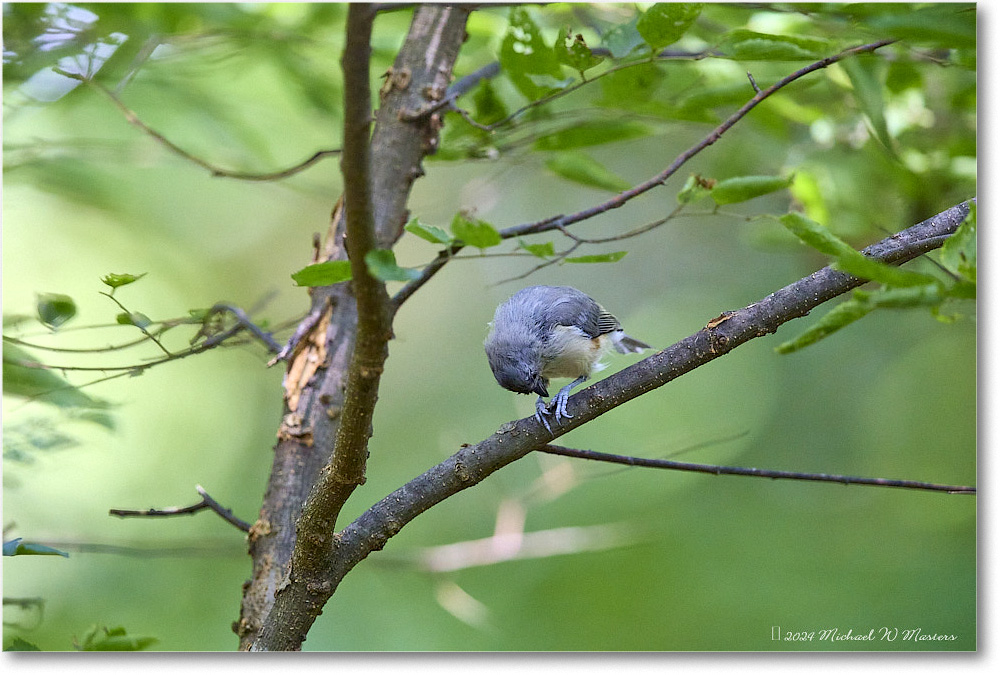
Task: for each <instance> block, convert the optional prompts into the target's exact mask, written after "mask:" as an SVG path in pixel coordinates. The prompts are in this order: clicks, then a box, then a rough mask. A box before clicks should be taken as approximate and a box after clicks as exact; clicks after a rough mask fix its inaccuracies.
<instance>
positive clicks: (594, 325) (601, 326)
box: [485, 286, 651, 433]
mask: <svg viewBox="0 0 1000 675" xmlns="http://www.w3.org/2000/svg"><path fill="white" fill-rule="evenodd" d="M485 346H486V357H487V358H488V359H489V361H490V368H492V369H493V375H494V377H496V378H497V382H498V383H499V384H500V386H501V387H503V388H504V389H509V390H511V391H514V392H517V393H519V394H532V393H534V394H538V400H537V401H536V402H535V418H537V419H538V421H539V422H541V423H542V424H543V425H545V428H546V429H548V431H549V432H550V433H551V431H552V429H551V428H550V427H549V423H548V420H547V419H546V417H547V416H548V415H552V414H555V418H556V424H559V421H560V419H561V418H564V417H565V418H569V417H572V415H569V414H567V412H566V399H567V398H568V397H569V391H570V389H572V388H573V387H575V386H576V385H578V384H580V383H581V382H583V381H584V380H586V379H587V378H588V377H590V374H591V373H593V372H594V371H596V370H600V369H601V368H603V367H604V366H603V365H602V364H601V363H600V360H601V357H602V356H604V355H605V354H606V353H607V351H608V349H609V348H610V347H614V348H615V350H616V351H618V352H620V353H622V354H629V353H634V352H641V351H642V350H644V349H651V347H650V346H649V345H647V344H646V343H645V342H640V341H639V340H636V339H635V338H632V337H629V336H628V335H626V334H625V332H624V331H622V327H621V324H619V323H618V319H616V318H615V317H614V316H612V315H611V314H610V313H608V311H607V310H605V309H604V308H603V307H601V306H600V305H599V304H597V303H596V302H595V301H594V300H593V298H591V297H590V296H589V295H587V294H586V293H582V292H580V291H578V290H576V289H575V288H571V287H570V286H529V287H528V288H524V289H521V290H520V291H518V292H517V293H515V294H514V295H512V296H511V297H510V298H509V299H508V300H507V301H506V302H504V303H503V304H501V305H500V306H499V307H497V311H496V314H495V315H494V316H493V323H491V324H490V333H489V335H488V336H487V337H486V344H485ZM550 377H573V378H576V379H574V380H573V381H572V382H570V383H569V384H568V385H566V386H565V387H563V388H562V389H560V390H559V393H558V394H556V395H555V396H554V397H553V398H552V400H551V401H550V402H549V403H548V404H546V403H545V401H544V400H542V397H543V396H548V395H549V392H548V386H549V378H550Z"/></svg>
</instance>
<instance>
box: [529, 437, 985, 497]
mask: <svg viewBox="0 0 1000 675" xmlns="http://www.w3.org/2000/svg"><path fill="white" fill-rule="evenodd" d="M538 450H540V451H541V452H544V453H547V454H550V455H559V456H561V457H576V458H578V459H590V460H595V461H599V462H610V463H612V464H626V465H628V466H641V467H648V468H654V469H671V470H673V471H694V472H697V473H709V474H713V475H716V476H755V477H757V478H773V479H778V478H784V479H789V480H804V481H813V482H821V483H842V484H844V485H871V486H877V487H893V488H908V489H911V490H929V491H931V492H949V493H953V494H975V493H976V488H974V487H970V486H967V485H942V484H940V483H924V482H921V481H915V480H896V479H890V478H862V477H860V476H841V475H837V474H826V473H801V472H798V471H777V470H772V469H754V468H748V467H741V466H719V465H716V464H693V463H691V462H678V461H675V460H670V459H650V458H646V457H632V456H629V455H614V454H610V453H607V452H595V451H593V450H577V449H575V448H566V447H563V446H561V445H543V446H541V447H539V448H538Z"/></svg>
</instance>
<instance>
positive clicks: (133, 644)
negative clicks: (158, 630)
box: [76, 626, 157, 652]
mask: <svg viewBox="0 0 1000 675" xmlns="http://www.w3.org/2000/svg"><path fill="white" fill-rule="evenodd" d="M155 642H157V638H155V637H149V636H135V635H128V634H126V632H125V629H124V628H122V627H120V626H119V627H116V628H101V627H98V626H92V627H91V628H90V630H88V631H87V633H86V634H84V637H83V640H82V641H81V642H80V644H79V645H76V648H77V649H79V650H81V651H85V652H136V651H140V650H142V649H145V648H146V647H149V646H150V645H152V644H154V643H155Z"/></svg>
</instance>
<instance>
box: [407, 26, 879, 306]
mask: <svg viewBox="0 0 1000 675" xmlns="http://www.w3.org/2000/svg"><path fill="white" fill-rule="evenodd" d="M893 42H894V40H880V41H878V42H871V43H869V44H864V45H859V46H857V47H851V48H850V49H845V50H844V51H842V52H839V53H837V54H834V55H833V56H828V57H826V58H825V59H820V60H819V61H816V62H815V63H812V64H810V65H808V66H806V67H804V68H801V69H799V70H796V71H795V72H794V73H791V74H790V75H787V76H785V77H783V78H782V79H780V80H778V81H777V82H775V83H774V84H772V85H771V86H770V87H768V88H767V89H763V90H761V89H757V93H756V95H755V96H754V97H753V98H752V99H750V100H749V101H747V102H746V103H745V104H744V105H743V107H741V108H740V109H739V110H737V111H736V112H734V113H733V114H732V115H730V116H729V117H728V118H727V119H726V120H725V121H724V122H723V123H722V124H720V125H719V126H718V127H716V128H715V129H714V130H713V131H712V132H711V133H710V134H709V135H708V136H706V137H705V138H703V139H702V140H701V141H699V142H698V143H696V144H695V145H693V146H691V147H690V148H689V149H687V150H685V151H684V152H682V153H681V154H680V155H678V156H677V158H676V159H674V161H673V162H671V163H670V165H669V166H668V167H667V168H665V169H664V170H663V171H661V172H660V173H658V174H656V175H655V176H653V177H652V178H650V179H648V180H646V181H644V182H642V183H639V184H638V185H636V186H634V187H632V188H629V189H628V190H625V191H623V192H620V193H618V194H617V195H615V196H614V197H612V198H611V199H608V200H607V201H604V202H601V203H600V204H595V205H594V206H591V207H590V208H587V209H583V210H582V211H577V212H576V213H571V214H562V215H558V216H551V217H549V218H546V219H544V220H540V221H537V222H534V223H524V224H522V225H514V226H512V227H508V228H506V229H503V230H501V231H500V237H501V238H503V239H513V238H515V237H523V236H526V235H529V234H538V233H540V232H548V231H550V230H556V229H560V230H562V229H564V228H566V227H567V226H569V225H573V224H575V223H579V222H581V221H583V220H587V219H589V218H593V217H595V216H598V215H600V214H602V213H606V212H608V211H611V210H612V209H617V208H621V207H622V206H624V205H625V204H627V203H628V202H629V201H631V200H632V199H634V198H636V197H638V196H639V195H642V194H645V193H646V192H649V191H650V190H652V189H653V188H655V187H658V186H660V185H663V184H664V183H665V182H666V181H667V179H669V178H670V177H671V176H673V175H674V174H675V173H677V171H678V170H679V169H680V168H681V167H682V166H684V164H685V163H687V161H688V160H689V159H691V158H692V157H694V156H695V155H697V154H698V153H699V152H701V151H702V150H704V149H706V148H707V147H709V146H710V145H712V144H713V143H715V142H716V141H717V140H719V139H720V138H721V137H722V134H724V133H726V132H727V131H729V129H731V128H732V127H733V126H734V125H735V124H736V123H737V122H739V121H740V120H741V119H743V118H744V117H745V116H746V115H747V113H749V112H750V111H751V110H753V109H754V108H756V107H757V106H758V105H759V104H760V103H761V102H763V101H764V99H766V98H768V97H769V96H771V95H772V94H774V93H775V92H777V91H779V90H780V89H783V88H784V87H786V86H788V85H789V84H791V83H792V82H794V81H796V80H798V79H799V78H802V77H804V76H806V75H808V74H810V73H813V72H815V71H817V70H822V69H823V68H827V67H829V66H831V65H833V64H834V63H837V62H838V61H843V60H844V59H846V58H850V57H852V56H857V55H858V54H867V53H870V52H874V51H875V50H877V49H881V48H882V47H885V46H887V45H890V44H892V43H893ZM755 84H756V83H755ZM461 248H462V244H461V243H459V244H453V245H451V246H450V247H449V248H448V249H446V250H444V251H441V252H440V253H439V254H438V257H437V258H435V259H434V260H433V261H432V262H431V264H429V265H427V266H426V267H425V268H424V269H423V270H422V271H421V273H420V276H419V277H417V278H416V279H414V280H412V281H409V282H407V284H406V285H405V286H403V288H401V289H400V290H399V292H398V293H396V295H395V296H394V297H393V299H392V304H393V308H395V309H398V308H399V306H400V305H402V304H403V303H404V302H405V301H406V300H407V299H409V297H410V296H411V295H413V294H414V293H415V292H416V291H417V290H418V289H419V288H420V287H421V286H423V285H424V284H426V283H427V282H428V281H430V280H431V278H432V277H433V276H434V275H435V274H437V273H438V272H439V271H440V270H441V268H442V267H444V266H445V264H446V263H447V262H448V260H449V259H451V257H452V256H454V254H455V253H458V251H459V250H461Z"/></svg>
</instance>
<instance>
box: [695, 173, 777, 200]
mask: <svg viewBox="0 0 1000 675" xmlns="http://www.w3.org/2000/svg"><path fill="white" fill-rule="evenodd" d="M793 179H794V176H789V177H787V178H782V177H781V176H736V177H734V178H727V179H725V180H720V181H719V182H718V183H716V184H715V187H714V188H712V199H713V200H715V203H716V204H718V205H719V206H722V205H723V204H736V203H739V202H745V201H748V200H750V199H753V198H754V197H760V196H762V195H766V194H770V193H772V192H777V191H778V190H784V189H785V188H787V187H788V186H789V185H791V184H792V180H793Z"/></svg>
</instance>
